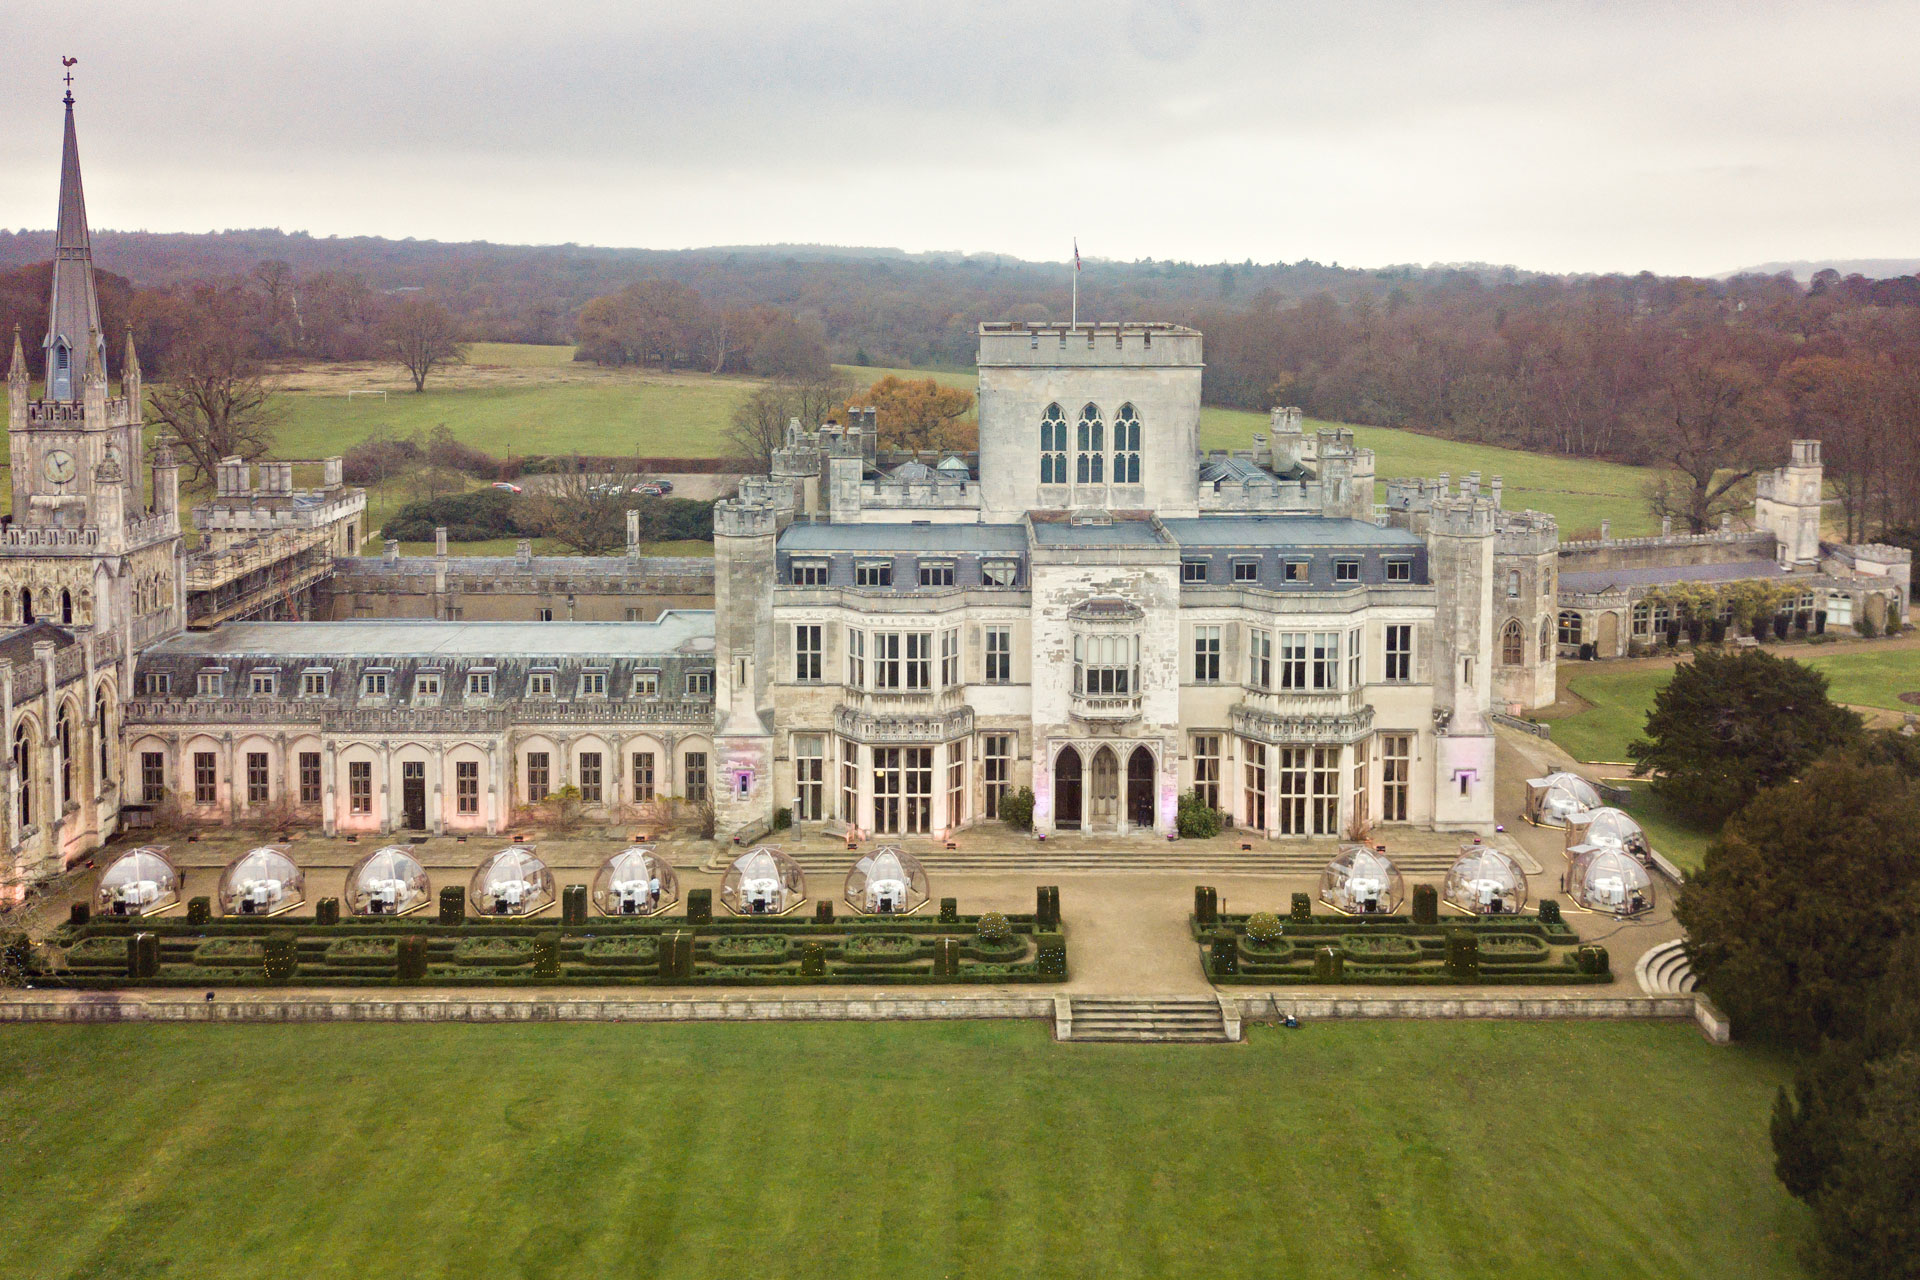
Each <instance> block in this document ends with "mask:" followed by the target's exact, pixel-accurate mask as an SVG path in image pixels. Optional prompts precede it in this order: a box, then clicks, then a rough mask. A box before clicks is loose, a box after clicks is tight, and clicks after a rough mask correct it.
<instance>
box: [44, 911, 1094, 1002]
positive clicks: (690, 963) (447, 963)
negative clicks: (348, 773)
mask: <svg viewBox="0 0 1920 1280" xmlns="http://www.w3.org/2000/svg"><path fill="white" fill-rule="evenodd" d="M1059 901H1060V899H1059V891H1058V890H1057V888H1055V887H1053V886H1042V887H1041V888H1040V889H1039V891H1038V892H1037V894H1036V903H1035V908H1036V909H1035V911H1034V912H1032V913H1002V912H998V911H987V912H982V913H980V914H977V915H961V914H960V913H959V911H958V909H957V908H958V904H957V903H956V902H955V900H954V899H952V898H946V899H942V900H941V903H940V910H939V912H938V914H937V915H928V916H887V917H851V918H837V917H836V916H835V915H834V912H833V909H832V904H831V903H828V902H821V903H816V904H815V910H814V913H813V914H812V915H792V916H785V917H773V918H753V917H738V918H727V917H724V916H721V917H716V916H715V915H714V914H713V911H712V901H711V897H710V891H708V890H703V889H696V890H694V891H692V892H691V893H689V894H688V895H687V914H686V915H685V916H674V917H665V916H652V917H646V918H639V919H633V918H598V919H591V920H590V919H589V918H588V917H587V915H586V911H585V893H584V889H583V887H582V886H569V889H568V892H567V894H566V895H565V901H564V904H563V906H564V909H563V912H562V915H561V918H560V919H558V920H553V919H547V920H538V919H534V920H528V919H511V920H500V919H492V918H486V917H469V916H468V915H467V914H466V903H465V900H464V897H463V896H462V895H461V891H460V890H458V889H455V890H452V891H451V892H450V893H449V894H447V895H445V896H444V898H443V902H442V904H441V905H442V911H441V913H440V914H439V915H438V916H415V917H403V918H399V919H393V918H358V917H348V918H346V919H344V920H343V919H342V918H341V917H340V915H339V912H338V910H337V906H335V905H333V904H332V900H331V899H322V900H321V902H320V903H319V904H318V909H317V910H316V912H315V914H314V915H312V916H293V915H281V916H274V917H267V918H248V917H239V916H220V917H213V916H211V915H210V914H209V913H208V912H207V910H206V907H205V904H204V900H201V899H196V900H194V901H192V902H190V903H189V904H188V912H187V915H186V916H185V917H182V918H168V917H164V916H162V917H148V918H141V917H137V916H136V917H105V918H102V917H94V916H91V915H90V914H89V913H87V912H86V911H85V910H84V908H80V907H76V908H75V910H74V913H73V918H72V919H71V920H69V921H68V922H67V923H65V924H64V925H62V926H61V927H60V929H59V930H58V931H57V932H56V933H55V935H54V937H53V938H52V939H51V942H50V945H49V948H48V950H49V952H50V955H51V964H49V965H48V966H46V968H45V971H44V972H42V973H40V974H38V975H36V979H35V980H36V984H37V985H42V986H52V987H66V988H75V989H90V990H103V989H108V990H110V989H121V988H128V987H196V988H197V987H268V986H300V987H370V986H371V987H378V986H460V987H556V986H656V985H657V986H676V987H688V986H691V987H729V986H750V987H779V986H808V985H819V984H833V985H849V986H911V985H926V984H1008V983H1038V982H1063V981H1065V980H1066V977H1067V944H1066V938H1065V935H1064V934H1063V933H1062V932H1061V919H1060V908H1059Z"/></svg>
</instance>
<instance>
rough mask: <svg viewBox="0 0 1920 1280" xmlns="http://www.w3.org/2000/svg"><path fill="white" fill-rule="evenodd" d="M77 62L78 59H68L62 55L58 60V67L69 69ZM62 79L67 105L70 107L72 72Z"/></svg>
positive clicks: (71, 101)
mask: <svg viewBox="0 0 1920 1280" xmlns="http://www.w3.org/2000/svg"><path fill="white" fill-rule="evenodd" d="M79 61H80V59H78V58H69V57H66V56H65V55H62V56H61V58H60V65H61V66H63V67H71V66H73V65H74V64H75V63H77V62H79ZM62 78H63V79H64V80H66V82H67V105H68V106H72V105H73V72H71V71H69V72H67V74H66V75H65V76H64V77H62Z"/></svg>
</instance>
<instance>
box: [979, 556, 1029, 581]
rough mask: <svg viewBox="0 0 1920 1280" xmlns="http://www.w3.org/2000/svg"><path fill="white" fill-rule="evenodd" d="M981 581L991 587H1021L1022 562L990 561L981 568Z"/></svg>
mask: <svg viewBox="0 0 1920 1280" xmlns="http://www.w3.org/2000/svg"><path fill="white" fill-rule="evenodd" d="M980 581H981V582H983V583H985V584H986V585H987V586H989V587H1016V586H1019V585H1020V562H1019V561H1018V560H989V561H987V562H986V563H984V564H982V565H981V566H980Z"/></svg>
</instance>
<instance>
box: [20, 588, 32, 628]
mask: <svg viewBox="0 0 1920 1280" xmlns="http://www.w3.org/2000/svg"><path fill="white" fill-rule="evenodd" d="M32 621H33V589H32V588H31V587H22V588H20V625H21V626H23V627H24V626H26V625H27V624H28V623H30V622H32Z"/></svg>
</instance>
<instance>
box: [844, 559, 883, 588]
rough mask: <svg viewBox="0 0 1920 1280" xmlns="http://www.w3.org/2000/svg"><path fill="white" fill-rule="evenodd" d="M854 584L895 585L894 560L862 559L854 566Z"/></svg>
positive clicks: (860, 585)
mask: <svg viewBox="0 0 1920 1280" xmlns="http://www.w3.org/2000/svg"><path fill="white" fill-rule="evenodd" d="M853 585H854V586H856V587H890V586H892V585H893V561H891V560H862V561H860V562H859V563H858V564H856V565H854V566H853Z"/></svg>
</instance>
